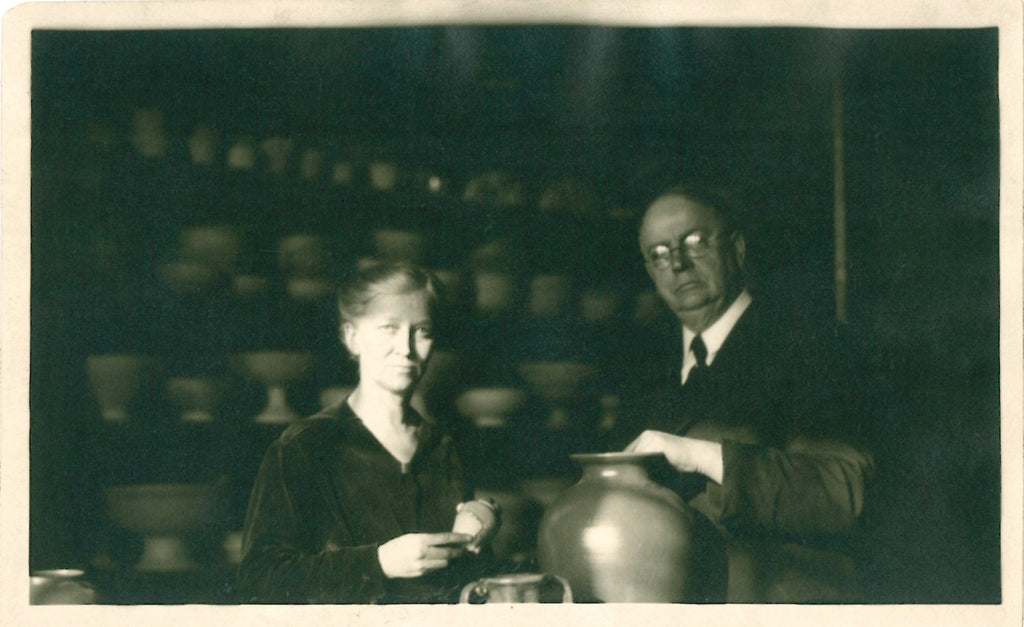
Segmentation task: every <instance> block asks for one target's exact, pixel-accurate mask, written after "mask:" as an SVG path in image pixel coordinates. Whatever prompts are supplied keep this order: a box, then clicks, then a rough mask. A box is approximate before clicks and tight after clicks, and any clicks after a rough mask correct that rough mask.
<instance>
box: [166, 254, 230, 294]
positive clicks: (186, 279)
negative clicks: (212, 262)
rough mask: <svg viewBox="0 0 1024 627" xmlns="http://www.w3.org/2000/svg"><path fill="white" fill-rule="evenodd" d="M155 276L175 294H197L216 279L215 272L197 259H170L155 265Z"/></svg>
mask: <svg viewBox="0 0 1024 627" xmlns="http://www.w3.org/2000/svg"><path fill="white" fill-rule="evenodd" d="M156 276H157V279H158V280H159V281H160V283H162V284H164V285H166V286H167V287H168V288H169V289H170V290H171V291H173V292H175V293H177V294H197V293H200V292H202V291H204V290H206V289H207V288H209V287H210V286H211V285H213V284H214V282H215V281H216V279H217V273H216V272H214V271H213V269H212V268H210V266H208V265H206V264H205V263H199V262H197V261H186V260H179V261H170V262H167V263H162V264H160V265H159V266H157V269H156Z"/></svg>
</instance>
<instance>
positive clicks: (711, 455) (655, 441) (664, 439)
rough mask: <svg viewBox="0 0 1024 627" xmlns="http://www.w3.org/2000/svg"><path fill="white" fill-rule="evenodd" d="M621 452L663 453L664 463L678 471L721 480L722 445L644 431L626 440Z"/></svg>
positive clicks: (717, 480) (716, 480) (716, 481)
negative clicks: (628, 440) (626, 442)
mask: <svg viewBox="0 0 1024 627" xmlns="http://www.w3.org/2000/svg"><path fill="white" fill-rule="evenodd" d="M625 451H626V452H627V453H664V455H665V458H666V459H668V463H670V464H672V466H673V467H674V468H675V469H676V470H678V471H679V472H699V473H701V474H703V475H704V476H706V477H707V478H709V479H711V480H712V481H714V482H715V483H718V484H721V483H722V474H723V468H722V445H721V444H719V443H717V442H709V441H707V440H697V439H694V438H685V437H683V436H679V435H672V434H671V433H664V432H662V431H651V430H648V431H644V432H643V433H641V434H640V436H639V437H637V439H635V440H633V441H632V442H630V443H629V446H627V447H626V448H625Z"/></svg>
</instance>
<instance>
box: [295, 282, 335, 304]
mask: <svg viewBox="0 0 1024 627" xmlns="http://www.w3.org/2000/svg"><path fill="white" fill-rule="evenodd" d="M284 289H285V293H286V294H288V298H291V299H293V300H297V301H304V302H320V301H324V300H326V299H327V298H329V297H330V296H331V295H332V294H333V293H334V284H333V283H331V281H330V279H328V278H326V277H294V278H290V279H288V280H286V281H285V284H284Z"/></svg>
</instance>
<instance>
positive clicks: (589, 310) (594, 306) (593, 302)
mask: <svg viewBox="0 0 1024 627" xmlns="http://www.w3.org/2000/svg"><path fill="white" fill-rule="evenodd" d="M618 312H619V295H618V293H616V292H615V290H611V289H589V290H586V291H584V292H583V294H582V295H580V318H582V319H583V321H584V322H589V323H594V324H600V323H604V322H611V321H612V320H614V319H615V316H616V315H617V314H618Z"/></svg>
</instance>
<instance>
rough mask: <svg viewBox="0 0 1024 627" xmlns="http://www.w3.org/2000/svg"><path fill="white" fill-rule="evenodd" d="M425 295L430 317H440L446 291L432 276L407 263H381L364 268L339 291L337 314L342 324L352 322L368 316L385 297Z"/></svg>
mask: <svg viewBox="0 0 1024 627" xmlns="http://www.w3.org/2000/svg"><path fill="white" fill-rule="evenodd" d="M419 291H423V292H426V294H427V306H428V307H429V308H430V314H431V317H433V318H435V319H436V318H437V317H438V314H439V313H440V305H441V302H442V294H443V287H442V284H441V282H440V281H439V280H438V279H437V278H436V277H434V275H433V274H431V273H430V272H428V271H427V270H424V269H422V268H418V267H416V266H413V265H410V264H405V263H391V262H378V263H374V264H372V265H370V266H368V267H365V268H362V269H360V270H359V271H357V272H356V273H355V275H354V276H352V277H351V278H350V279H349V280H348V281H345V282H344V283H343V284H342V286H341V289H339V290H338V313H339V315H340V317H341V322H342V323H345V322H353V321H355V319H356V318H359V317H361V316H362V315H363V314H364V313H366V308H367V306H368V305H369V304H370V301H372V300H373V299H374V298H376V297H377V296H380V295H382V294H409V293H412V292H419Z"/></svg>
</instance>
